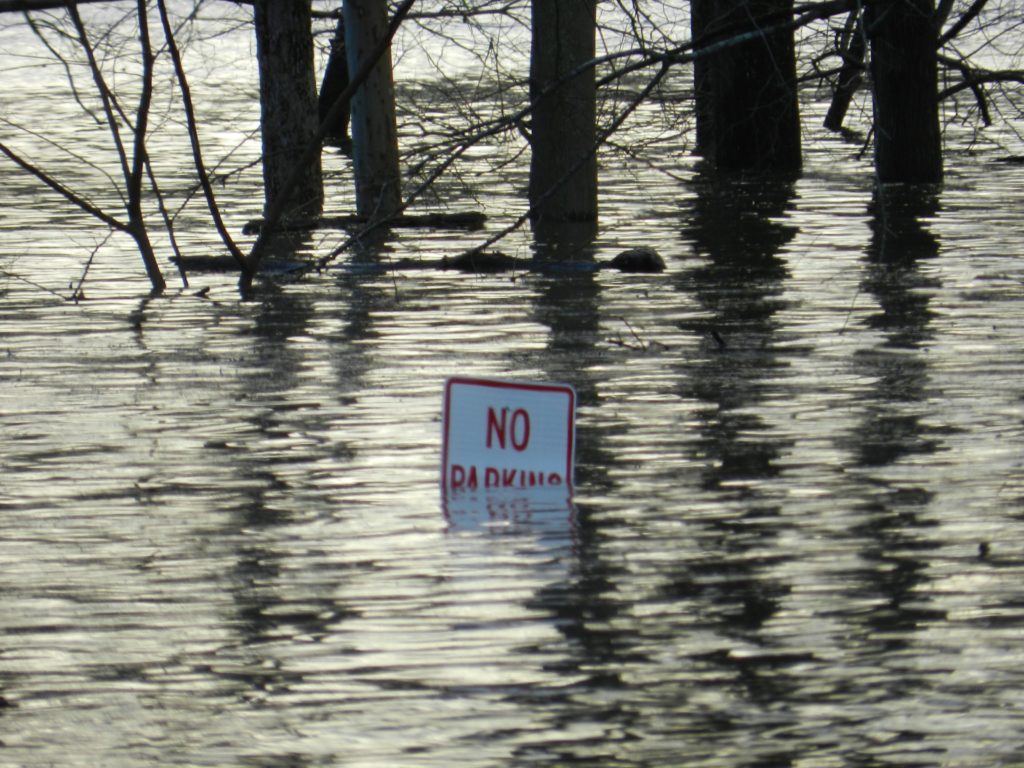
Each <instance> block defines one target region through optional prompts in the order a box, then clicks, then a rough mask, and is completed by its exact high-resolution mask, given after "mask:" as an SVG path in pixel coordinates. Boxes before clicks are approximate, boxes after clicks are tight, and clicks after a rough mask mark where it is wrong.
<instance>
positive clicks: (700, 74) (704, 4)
mask: <svg viewBox="0 0 1024 768" xmlns="http://www.w3.org/2000/svg"><path fill="white" fill-rule="evenodd" d="M714 6H715V0H690V37H691V39H692V40H693V41H694V43H695V44H696V46H697V50H698V51H699V50H700V48H701V47H703V46H704V44H705V42H706V41H705V39H704V38H705V35H706V34H707V33H708V31H709V27H710V22H711V19H713V18H714V14H715V7H714ZM693 100H694V118H695V120H696V135H697V138H696V150H697V154H699V155H702V156H703V157H706V158H711V157H712V155H713V153H714V138H715V131H714V126H713V125H712V109H711V79H710V77H709V66H708V59H707V57H706V56H701V55H699V54H698V55H697V56H696V58H694V60H693Z"/></svg>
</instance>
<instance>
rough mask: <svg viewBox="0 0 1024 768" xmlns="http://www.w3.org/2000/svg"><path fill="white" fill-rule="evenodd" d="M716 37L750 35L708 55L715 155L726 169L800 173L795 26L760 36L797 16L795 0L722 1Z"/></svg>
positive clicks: (712, 28)
mask: <svg viewBox="0 0 1024 768" xmlns="http://www.w3.org/2000/svg"><path fill="white" fill-rule="evenodd" d="M712 6H713V8H714V15H713V21H709V22H708V23H707V32H708V34H710V35H711V40H712V41H714V40H728V39H729V38H732V37H735V36H738V35H750V36H751V39H750V40H749V41H745V42H741V43H738V44H736V45H731V46H728V47H726V48H723V49H721V50H719V51H716V52H715V53H713V54H712V55H710V56H708V57H707V59H708V60H707V75H706V76H707V78H708V85H707V87H708V89H709V92H710V98H709V107H710V112H711V117H710V121H709V122H710V127H711V130H712V134H713V137H712V139H711V141H710V144H711V154H710V156H709V159H711V160H712V162H713V163H714V165H715V166H716V167H717V168H719V169H720V170H725V171H770V172H792V171H797V170H799V169H800V164H801V156H800V108H799V105H798V102H797V88H796V59H795V55H794V46H793V32H792V31H791V30H782V31H777V32H772V33H770V34H759V33H758V30H759V29H760V28H761V27H762V26H765V25H766V24H768V23H770V22H771V21H779V20H781V19H784V18H787V17H789V16H792V13H793V0H714V2H713V3H712Z"/></svg>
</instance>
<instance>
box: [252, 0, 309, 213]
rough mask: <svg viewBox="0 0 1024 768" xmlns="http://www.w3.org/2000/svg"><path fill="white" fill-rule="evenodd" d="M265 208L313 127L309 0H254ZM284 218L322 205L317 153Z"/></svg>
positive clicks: (299, 152) (307, 143)
mask: <svg viewBox="0 0 1024 768" xmlns="http://www.w3.org/2000/svg"><path fill="white" fill-rule="evenodd" d="M254 8H255V13H254V16H255V22H256V24H255V26H256V56H257V58H258V59H259V71H260V127H261V130H262V136H263V183H264V198H265V209H266V208H269V207H270V204H271V202H272V201H273V200H274V199H275V198H276V196H277V195H278V194H279V193H280V191H281V190H282V189H283V188H284V185H285V183H286V182H287V180H288V177H289V176H291V174H292V173H293V171H294V170H295V167H296V164H297V163H298V162H299V159H300V158H301V157H302V155H303V150H304V149H305V148H306V147H307V146H309V144H310V143H312V142H315V141H316V136H317V129H318V128H319V122H318V110H317V99H316V73H315V70H314V65H313V36H312V29H311V13H310V0H287V1H285V0H256V3H255V5H254ZM302 170H303V177H302V180H301V182H300V183H299V184H298V185H297V186H296V188H295V191H294V192H293V193H292V201H293V202H292V205H291V206H290V209H289V213H288V215H287V216H286V218H291V219H302V218H309V217H316V216H319V215H320V212H321V211H322V210H323V197H324V194H323V182H322V178H321V173H320V156H319V154H317V155H316V156H315V157H313V158H312V159H311V160H310V162H309V163H308V165H307V167H305V168H303V169H302Z"/></svg>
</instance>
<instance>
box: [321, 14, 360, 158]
mask: <svg viewBox="0 0 1024 768" xmlns="http://www.w3.org/2000/svg"><path fill="white" fill-rule="evenodd" d="M346 88H348V61H347V60H346V54H345V19H344V17H341V18H339V19H338V26H337V28H336V29H335V30H334V37H333V38H332V39H331V52H330V55H329V56H328V57H327V67H326V68H325V69H324V79H323V82H322V83H321V84H320V96H319V104H320V123H321V124H323V122H324V120H326V119H327V116H328V113H329V112H330V111H331V107H332V106H333V104H334V102H335V100H336V99H337V98H338V96H340V95H341V94H342V93H343V92H344V91H345V89H346ZM348 122H349V107H348V106H346V107H345V109H343V110H342V111H341V113H340V114H338V115H337V116H336V117H335V118H334V119H333V120H331V121H330V123H329V124H328V125H327V132H326V134H325V139H326V140H327V141H329V142H330V143H331V144H334V145H335V146H338V147H341V148H342V150H343V151H346V152H350V151H351V144H352V141H351V139H349V136H348Z"/></svg>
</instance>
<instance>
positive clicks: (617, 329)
mask: <svg viewBox="0 0 1024 768" xmlns="http://www.w3.org/2000/svg"><path fill="white" fill-rule="evenodd" d="M3 23H4V24H5V25H6V26H5V27H4V28H3V30H2V32H0V41H2V42H3V44H4V46H5V47H4V49H3V53H4V55H6V56H10V55H13V54H12V51H16V52H20V51H22V49H21V48H19V46H20V45H21V44H22V43H24V44H25V45H28V43H27V42H25V40H26V39H28V38H24V37H18V35H23V34H24V32H25V30H24V28H23V27H16V26H15V25H14V22H13V21H10V22H9V21H8V20H7V19H3ZM232 46H235V47H234V48H232ZM192 50H193V55H194V56H196V57H198V58H201V57H204V56H206V57H214V56H217V55H220V56H225V57H228V58H230V57H231V56H234V57H236V58H235V59H233V61H235V63H236V66H237V79H236V81H231V82H230V83H228V84H225V83H223V82H222V83H221V87H220V88H219V89H218V90H217V91H216V98H212V97H210V96H209V92H208V93H207V96H206V98H207V101H205V102H201V111H203V112H204V114H206V115H207V117H205V118H204V119H206V120H207V126H208V127H207V129H206V131H207V133H206V135H207V136H208V137H209V142H210V146H211V150H210V151H211V153H216V152H217V151H221V150H224V151H226V150H227V149H230V148H232V147H234V146H236V145H239V146H240V149H239V150H238V151H237V152H236V154H235V156H234V157H233V159H232V161H231V163H234V164H236V165H238V166H241V165H244V164H245V162H247V161H248V159H251V158H252V157H255V153H257V152H258V147H256V148H254V147H253V146H252V144H251V142H250V143H249V144H244V145H240V142H242V141H243V140H244V139H245V137H246V135H247V134H248V133H249V132H251V130H252V129H253V128H254V127H255V125H256V122H255V121H256V119H257V118H256V112H255V111H254V105H253V104H252V100H251V96H252V94H253V92H254V91H253V87H252V77H253V72H252V66H251V61H249V60H248V58H247V54H248V53H249V52H251V47H250V43H249V42H248V38H247V36H246V33H245V31H244V30H238V31H236V32H234V33H232V34H229V35H226V36H223V37H220V38H217V39H215V40H212V41H203V40H198V41H196V42H194V48H193V49H192ZM19 55H20V54H19ZM22 61H24V59H22ZM199 70H200V71H199V72H198V73H197V74H196V78H197V84H196V92H197V94H198V95H197V98H198V99H202V98H203V96H202V94H203V89H202V87H201V86H200V85H199V83H200V82H201V81H202V82H206V81H203V77H204V75H205V76H206V77H209V78H215V77H216V78H221V79H222V80H223V79H224V78H223V71H218V70H217V69H216V67H214V66H212V65H211V66H210V67H209V69H208V70H202V68H201V67H200V68H199ZM0 71H2V72H3V73H4V74H3V75H0V77H2V80H0V82H2V83H3V86H2V88H3V94H4V104H3V107H2V113H0V114H2V115H3V117H4V120H5V122H4V124H3V135H4V140H5V141H9V140H10V141H13V139H11V138H10V137H11V136H12V135H14V134H15V133H16V132H15V131H14V130H13V129H12V127H11V125H10V122H9V121H14V122H18V123H19V124H21V125H26V124H27V125H31V126H33V127H34V128H35V129H37V130H40V131H42V128H43V127H44V126H52V127H53V131H54V132H55V134H56V135H58V137H59V138H60V140H61V141H66V142H70V141H72V140H76V134H75V129H73V128H72V127H71V126H72V118H71V117H70V116H71V115H73V114H78V113H77V112H76V109H77V108H76V106H75V105H74V103H73V102H68V101H67V100H64V99H58V98H57V97H56V95H55V93H53V92H46V93H45V94H44V93H43V90H44V87H54V86H53V84H54V83H55V82H57V81H59V80H60V79H61V77H62V76H63V75H62V74H61V73H60V72H59V71H54V70H52V69H47V68H38V70H37V69H24V70H12V69H11V67H0ZM12 71H15V72H17V73H18V75H19V77H20V78H21V82H22V87H21V88H20V89H12V88H11V87H10V85H11V82H12V79H11V73H12ZM48 78H49V79H48ZM399 78H400V79H401V69H400V70H399ZM228 85H230V86H231V87H228ZM403 87H405V88H409V87H410V86H409V85H405V86H403ZM414 95H416V92H415V91H410V92H409V94H408V96H409V99H410V100H411V99H412V96H414ZM421 95H422V94H421ZM434 106H435V109H436V110H437V112H438V115H441V117H443V107H444V104H443V103H441V104H435V105H434ZM821 108H823V105H821V104H820V103H815V104H812V105H811V106H810V107H809V111H808V115H807V116H806V117H805V134H806V135H805V143H806V152H807V162H806V167H805V170H804V172H803V174H802V175H801V176H800V177H799V178H798V179H795V180H792V181H788V182H786V181H775V182H758V183H754V182H745V183H741V182H737V181H716V180H714V179H712V178H708V177H707V176H706V175H704V174H703V173H702V172H701V170H700V168H699V166H698V164H696V163H695V162H694V159H693V158H692V156H690V155H689V154H688V153H687V151H686V147H685V145H684V144H683V143H680V142H681V141H683V140H679V139H676V140H674V141H675V143H673V141H668V142H666V143H665V144H663V145H661V146H660V147H657V148H656V149H655V150H652V151H654V152H655V155H654V156H655V157H656V159H657V160H658V161H659V163H661V164H662V166H663V167H667V168H670V169H671V170H672V174H671V175H667V174H663V173H660V172H659V171H658V170H657V169H655V168H653V167H651V165H649V164H647V163H645V162H643V160H642V159H637V160H630V159H627V158H626V157H625V156H624V155H622V154H615V155H612V154H609V155H608V156H607V157H606V158H605V159H604V161H603V165H602V198H601V205H602V221H601V225H600V227H599V230H598V232H597V234H596V237H595V239H594V240H593V242H592V243H591V244H590V245H589V246H588V247H587V248H584V249H583V250H581V251H579V252H578V253H577V254H576V257H575V258H577V259H579V260H584V261H585V260H587V259H594V260H596V261H598V262H600V261H606V260H608V259H610V258H611V257H612V256H614V255H615V253H617V252H618V251H619V250H621V249H623V248H625V247H629V246H636V245H651V246H654V247H655V248H657V249H658V251H659V252H660V253H661V254H662V256H663V257H664V258H665V260H666V262H667V265H668V268H667V270H666V271H665V272H664V273H663V274H656V275H626V274H621V273H619V272H615V271H611V270H607V269H602V270H599V271H587V270H573V271H567V272H565V273H564V274H546V273H545V274H536V273H525V272H520V273H517V274H514V275H510V274H504V275H463V274H457V273H452V272H443V271H438V270H433V269H401V270H391V269H385V270H374V269H371V268H366V267H365V266H364V267H363V268H355V267H354V266H353V265H355V264H357V263H358V262H367V261H370V262H374V261H376V262H377V263H384V264H387V263H388V262H389V260H392V259H399V258H401V259H410V258H411V259H421V260H423V261H424V262H430V261H433V260H437V259H440V258H441V257H443V256H444V255H453V254H456V253H459V252H461V251H462V250H464V249H466V248H468V247H471V246H473V245H475V244H477V243H478V242H480V240H481V239H482V238H483V237H484V236H485V235H486V234H488V233H490V232H495V231H498V230H500V229H501V228H502V227H504V226H505V225H506V224H507V223H509V221H510V220H511V219H512V218H513V217H514V216H515V215H516V213H517V212H519V211H521V210H522V208H521V206H522V199H521V191H522V188H523V186H524V184H525V176H524V173H525V170H524V168H523V166H522V161H519V162H518V163H514V164H512V165H511V166H507V167H505V166H502V165H501V163H500V162H499V160H500V159H502V158H504V157H506V155H508V156H511V155H514V152H513V149H511V148H509V147H505V146H497V147H495V148H487V149H483V148H481V149H480V150H478V151H477V152H476V153H474V155H473V156H472V157H471V158H470V159H469V161H468V162H469V163H470V165H469V167H470V168H471V169H475V173H478V174H479V176H478V178H474V177H473V175H472V174H467V175H464V176H463V177H461V178H459V179H458V181H457V182H452V183H451V184H450V185H448V186H446V187H445V190H446V193H448V194H450V195H452V196H453V198H455V196H458V195H461V197H457V198H456V199H455V200H454V202H453V203H452V205H453V207H454V208H457V209H465V208H472V207H475V206H483V207H484V209H485V210H486V211H487V212H488V213H489V214H490V215H491V218H490V220H489V222H488V225H487V230H486V231H485V232H483V233H481V232H459V231H443V230H428V231H412V230H405V231H395V232H394V233H392V235H391V236H390V237H388V238H385V239H381V240H376V241H373V242H369V243H366V244H364V247H361V248H360V249H357V251H356V252H355V253H354V254H353V253H346V254H344V255H342V256H341V257H340V258H339V259H338V260H337V261H336V262H335V263H334V265H333V268H332V269H329V270H327V271H326V272H323V273H321V274H315V275H311V276H309V277H307V278H306V279H304V280H301V281H299V282H295V283H288V284H282V285H278V284H274V283H267V284H264V285H262V286H261V287H260V288H259V289H258V291H257V292H256V294H255V296H254V298H252V299H251V300H247V301H242V300H241V299H240V297H239V295H238V292H237V290H236V287H235V283H234V280H233V278H232V277H230V276H226V275H217V274H195V275H192V276H191V277H190V283H189V287H188V288H181V287H177V286H173V287H172V288H170V289H169V290H168V292H167V294H166V295H165V296H163V297H161V298H156V299H148V298H146V293H147V290H148V284H147V282H146V281H145V278H144V275H143V273H142V268H141V263H140V262H139V260H138V256H137V254H136V253H135V252H134V251H133V250H132V248H131V246H130V245H129V244H127V243H125V242H123V241H121V240H120V239H119V238H112V239H111V240H109V241H105V234H106V233H105V232H104V231H103V230H102V229H98V228H97V225H95V224H94V223H92V222H91V221H89V220H88V218H86V217H85V216H83V215H79V214H77V213H72V212H69V210H68V209H67V207H66V206H65V205H63V204H62V203H61V202H60V201H59V200H58V199H56V198H55V197H54V196H53V195H51V194H50V193H47V192H44V191H40V190H39V187H38V184H37V183H35V182H34V181H33V180H32V179H29V178H28V177H26V176H24V175H23V174H21V173H19V172H18V171H17V170H16V169H14V168H13V166H11V165H10V164H9V163H6V161H5V162H4V164H0V178H2V180H3V187H4V190H5V192H4V202H3V206H2V211H0V217H2V218H0V473H2V474H0V765H2V766H53V765H60V766H72V765H81V766H111V767H112V766H132V767H135V766H139V767H142V766H146V767H155V766H168V765H181V766H250V767H257V766H260V767H263V766H295V767H298V766H435V765H436V766H453V765H458V766H474V767H475V766H480V767H482V766H506V765H535V766H541V765H548V766H560V765H572V764H580V765H595V766H629V767H634V766H636V767H639V766H675V765H686V766H691V765H692V766H709V767H710V766H713V767H715V768H740V767H749V768H753V767H754V766H759V767H765V768H766V767H767V766H814V767H815V768H821V767H823V766H939V765H942V766H996V765H1021V764H1022V763H1024V735H1022V734H1024V586H1022V584H1024V260H1022V256H1021V254H1022V253H1024V176H1022V174H1021V171H1020V169H1019V167H1017V166H1014V165H1012V164H1007V163H1003V162H1000V161H999V159H998V158H999V155H1000V154H1001V151H1000V150H999V149H997V148H996V147H995V146H993V145H990V144H985V143H982V144H978V145H976V146H975V147H974V148H973V150H972V151H971V152H952V153H951V156H950V159H949V163H948V169H949V173H948V179H947V182H946V184H945V185H944V186H943V187H942V188H939V189H932V190H904V191H903V192H898V191H895V192H893V193H891V194H887V195H883V196H879V195H876V194H874V193H873V192H872V180H871V173H870V166H869V163H868V162H867V160H865V159H863V158H859V157H858V154H859V152H860V146H859V144H858V143H856V141H852V142H847V141H845V140H843V139H842V138H839V137H834V136H828V135H825V134H824V133H822V132H821V130H820V129H819V128H818V127H817V126H818V125H819V124H820V114H816V113H815V112H814V110H815V109H818V110H819V112H820V109H821ZM62 110H63V111H65V112H66V114H67V115H68V117H67V119H66V120H65V119H62V118H61V115H62V114H64V112H62ZM218 110H219V111H218ZM659 110H660V107H658V106H651V107H650V108H649V115H655V116H656V115H657V114H658V112H659ZM441 117H438V120H440V119H441ZM170 127H173V126H172V125H171V123H170V121H168V130H169V129H170ZM82 131H83V133H82V135H81V136H79V140H81V141H83V142H85V144H86V145H87V146H86V147H85V148H84V149H82V148H81V145H75V146H76V147H78V149H76V151H79V152H95V153H99V152H107V150H106V149H104V148H103V145H102V143H101V142H102V138H103V134H102V132H97V133H95V134H89V133H86V132H84V129H82ZM405 132H406V135H412V134H414V133H415V132H414V131H413V130H412V127H410V125H408V124H407V125H406V128H405ZM90 137H92V138H90ZM159 140H160V139H154V141H159ZM167 141H168V142H170V141H171V140H170V139H168V140H167ZM950 141H953V138H950ZM19 146H21V147H24V148H29V149H32V150H34V151H35V152H36V153H37V154H36V155H35V157H37V158H41V159H42V161H44V162H46V163H47V164H48V166H49V167H51V168H57V169H58V170H60V171H62V172H64V171H66V173H67V176H66V178H70V179H72V180H74V181H75V182H76V183H77V184H79V185H81V186H82V188H84V189H85V190H87V191H88V192H89V193H90V196H91V197H92V198H93V199H103V198H104V195H106V199H107V201H108V202H109V200H110V199H112V196H111V195H110V190H109V187H108V186H106V185H104V184H103V183H101V182H100V181H98V180H97V174H96V173H94V172H93V171H94V169H91V168H89V167H88V166H87V165H85V164H72V163H69V162H68V160H67V158H63V159H62V157H61V155H60V153H59V152H58V150H57V149H55V148H54V147H53V146H52V145H48V144H45V143H44V142H42V141H33V140H31V139H28V140H26V139H25V138H24V136H23V135H22V143H21V144H20V145H19ZM167 154H168V153H163V154H162V155H161V157H160V163H161V164H162V166H163V167H164V170H165V171H166V170H167V169H168V168H171V169H173V167H174V162H173V161H175V158H174V157H169V156H167ZM99 156H100V155H98V154H97V155H90V157H99ZM103 157H106V158H108V159H109V154H105V155H103ZM95 162H97V163H98V162H99V160H96V161H95ZM61 163H63V165H61ZM231 163H229V165H230V164H231ZM346 163H347V161H346V160H345V159H344V158H343V157H340V156H338V155H335V154H328V155H326V158H325V164H326V167H327V168H328V171H329V172H330V174H331V181H330V185H331V189H332V190H334V191H333V192H332V194H333V197H332V200H333V201H334V202H333V203H332V204H330V205H329V207H333V208H334V210H336V211H338V212H345V210H346V208H345V206H347V205H349V204H350V199H349V198H348V197H346V196H347V195H348V192H347V188H348V183H349V178H350V177H349V176H347V173H348V170H347V165H346ZM473 163H476V165H473ZM180 165H182V166H183V169H182V171H181V173H182V174H186V173H187V167H185V166H187V163H184V162H182V163H180ZM100 178H102V177H100ZM179 183H180V184H181V185H182V186H186V185H187V183H188V179H187V176H182V177H181V178H180V179H179ZM257 183H258V179H253V176H252V174H251V173H249V174H248V175H246V174H244V173H243V174H241V175H240V176H239V177H237V178H236V179H233V180H232V181H231V182H230V183H228V184H226V185H224V186H223V188H222V190H221V194H222V204H223V205H224V207H225V212H226V215H227V216H228V219H229V221H230V223H231V226H232V227H233V230H234V231H236V232H238V231H239V230H240V227H241V224H242V223H243V222H244V221H245V220H246V219H247V218H249V217H252V216H255V215H258V213H259V210H258V208H259V205H258V201H259V191H258V186H257ZM104 190H107V191H106V192H104ZM201 214H202V211H201V206H198V205H196V204H193V206H191V207H190V208H187V209H186V210H185V212H184V213H183V214H182V220H183V223H182V224H179V228H178V229H179V231H178V236H179V238H180V239H181V240H182V242H183V244H184V247H186V248H191V249H192V250H193V251H199V252H205V251H206V250H215V248H216V246H215V244H214V243H215V241H214V239H213V238H211V236H210V235H209V230H210V228H209V226H208V225H206V224H205V223H204V221H203V218H202V215H201ZM341 237H342V235H340V234H339V233H337V232H329V231H320V232H318V233H316V234H315V235H313V236H310V237H309V238H307V239H306V240H305V241H303V242H302V243H300V244H299V247H300V249H304V251H305V252H312V253H316V254H321V253H325V252H327V251H329V250H330V249H331V248H333V247H334V246H335V245H337V243H338V242H339V241H340V239H341ZM239 238H240V240H242V241H243V242H247V241H246V240H245V239H244V238H242V237H241V236H239ZM161 247H163V246H161ZM497 247H500V248H502V249H503V250H506V251H507V252H509V253H512V254H514V255H519V256H529V255H531V254H532V253H533V252H534V249H535V244H534V243H533V241H532V237H531V235H530V233H529V232H518V233H516V234H514V235H512V236H511V237H510V238H508V239H507V240H506V241H504V242H502V243H501V244H499V246H497ZM539 250H541V251H542V252H543V249H539ZM90 255H93V259H92V263H91V264H90V265H89V268H88V274H87V276H86V279H85V280H84V283H82V284H81V286H79V280H80V278H81V276H82V274H83V270H84V269H85V267H86V263H87V262H88V261H89V259H90ZM163 255H164V257H166V254H163ZM168 277H169V279H171V280H172V282H173V278H174V273H173V270H172V269H171V268H170V267H168ZM76 290H77V295H78V297H79V300H78V301H77V302H75V301H70V300H68V297H70V296H71V295H72V294H73V293H74V292H75V291H76ZM455 374H459V375H473V376H491V377H500V378H508V379H517V380H518V379H522V380H530V381H553V382H565V383H569V384H571V385H572V386H573V387H575V389H576V392H577V395H578V399H579V407H578V413H577V454H576V459H577V462H576V463H577V466H576V493H575V497H574V499H573V501H572V503H571V504H568V505H561V506H559V505H549V504H539V503H531V500H530V499H529V498H525V497H518V496H517V497H513V498H506V499H499V500H497V501H494V502H493V503H491V504H489V505H487V504H482V505H480V506H478V507H474V506H472V505H470V506H468V507H458V509H454V508H449V507H448V505H446V504H445V503H443V500H442V499H441V495H440V493H439V490H438V476H439V471H440V455H439V454H440V446H441V423H440V415H441V396H442V390H443V385H444V381H445V380H446V378H447V377H449V376H451V375H455Z"/></svg>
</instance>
